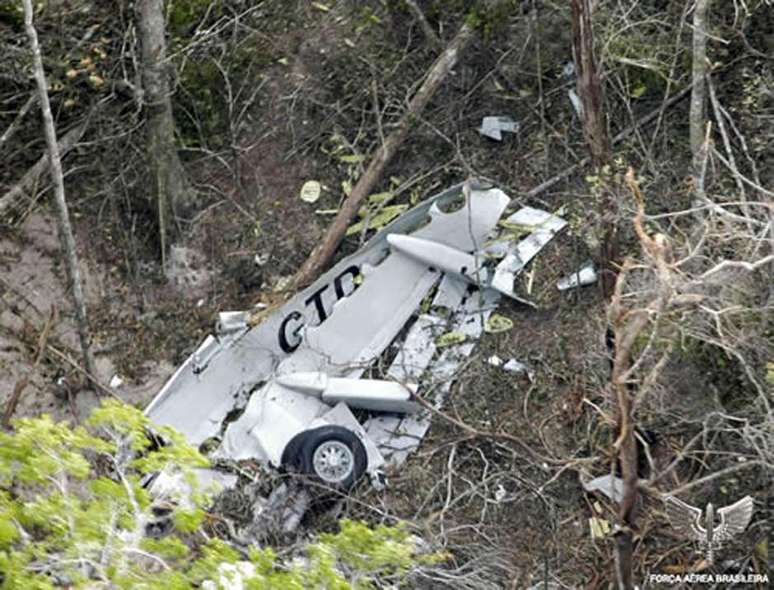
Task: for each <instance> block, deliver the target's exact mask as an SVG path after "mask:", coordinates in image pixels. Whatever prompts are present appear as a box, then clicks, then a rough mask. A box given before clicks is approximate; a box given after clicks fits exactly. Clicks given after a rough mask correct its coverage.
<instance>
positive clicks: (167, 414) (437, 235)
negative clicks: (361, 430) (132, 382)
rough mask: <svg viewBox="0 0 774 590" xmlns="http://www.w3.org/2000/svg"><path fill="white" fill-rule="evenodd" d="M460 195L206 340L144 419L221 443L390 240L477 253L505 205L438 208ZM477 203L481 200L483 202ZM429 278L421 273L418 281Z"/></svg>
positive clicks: (491, 194) (449, 193) (404, 221)
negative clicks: (230, 421) (229, 423)
mask: <svg viewBox="0 0 774 590" xmlns="http://www.w3.org/2000/svg"><path fill="white" fill-rule="evenodd" d="M461 190H462V185H461V184H460V185H456V186H454V187H451V188H450V189H448V190H446V191H444V192H442V193H440V194H438V195H436V196H434V197H432V198H430V199H428V200H427V201H425V202H423V203H421V204H419V205H417V206H416V207H414V208H413V209H411V210H410V211H408V212H406V213H405V214H403V215H401V216H400V217H399V218H398V219H396V220H395V221H393V222H392V223H390V224H389V225H387V226H386V227H385V228H384V229H383V230H381V231H380V232H378V233H377V234H376V235H375V236H374V237H373V238H372V239H371V240H369V241H368V242H367V243H366V245H365V246H363V248H361V249H360V250H359V251H358V252H356V253H355V254H353V255H352V256H349V257H347V258H345V259H343V260H342V261H340V262H339V263H338V264H336V265H335V266H334V267H333V268H332V269H331V270H329V271H328V272H326V273H325V274H324V275H322V276H321V277H320V279H318V280H317V281H315V282H314V283H313V284H312V285H311V286H309V287H308V288H306V289H304V290H303V291H301V292H300V293H298V294H297V295H296V296H294V297H293V298H292V299H291V300H290V301H289V302H288V303H286V304H285V305H283V306H282V307H281V308H280V309H278V310H277V311H276V312H275V313H273V314H271V315H269V316H268V317H267V318H266V319H265V320H264V321H263V322H262V323H260V324H259V325H257V326H255V327H254V328H250V329H247V330H245V331H243V332H236V333H230V334H227V335H220V336H218V338H214V337H212V336H210V337H208V338H207V339H206V340H205V342H204V343H203V344H202V346H200V348H199V350H197V352H196V353H195V354H194V355H191V357H189V358H188V359H186V361H185V362H184V363H183V365H182V366H181V367H180V368H179V369H178V370H177V371H176V372H175V374H174V375H173V376H172V377H171V378H170V379H169V381H167V383H166V384H165V385H164V387H163V388H162V389H161V391H160V392H159V393H158V395H157V396H156V397H155V398H154V400H153V401H152V402H151V404H150V405H149V406H148V408H147V409H146V411H145V413H146V415H148V417H149V418H151V420H153V421H154V422H155V423H157V424H159V425H169V426H174V427H175V428H177V429H178V430H180V431H181V432H182V433H183V434H184V435H185V436H186V438H187V439H188V440H189V442H191V444H193V445H199V444H201V443H202V442H203V441H205V440H207V439H208V438H210V437H213V436H215V435H217V434H218V433H219V432H220V429H221V424H222V422H223V420H224V419H225V417H226V415H227V414H228V413H229V412H231V411H232V410H233V409H234V407H235V406H244V404H245V401H246V399H247V398H248V397H249V396H250V393H251V391H252V390H253V389H254V388H256V387H257V386H258V385H260V384H261V383H262V382H265V381H267V380H268V379H269V378H270V377H271V375H272V374H274V372H275V371H276V369H277V367H278V365H279V363H280V362H281V361H282V360H283V359H285V358H288V357H289V356H290V355H291V354H292V353H293V352H295V351H296V350H297V349H299V348H300V347H301V344H302V341H303V331H304V329H308V328H311V327H314V326H319V325H321V324H323V325H324V324H325V323H327V321H326V320H330V319H331V314H332V311H333V308H334V305H335V304H336V303H337V302H339V301H345V300H346V299H347V298H348V296H349V295H351V294H352V293H353V292H354V291H355V290H356V289H357V291H360V290H361V288H363V287H365V286H366V283H367V282H368V281H365V280H364V281H363V285H361V287H360V288H358V286H357V284H356V283H355V277H357V276H359V275H360V273H361V269H363V268H364V267H366V266H369V265H370V266H372V267H374V268H376V269H378V268H379V263H380V262H383V261H384V260H385V257H386V256H387V255H388V253H389V246H388V244H387V242H386V236H387V235H389V234H392V233H407V232H415V233H414V235H420V236H422V237H427V238H431V239H437V240H438V241H440V242H442V243H446V242H447V241H449V240H450V239H451V242H453V244H454V245H455V246H457V247H459V248H462V249H473V247H472V246H471V244H474V243H475V239H476V238H475V236H481V235H485V234H486V233H487V231H489V229H490V228H491V227H492V225H493V224H494V223H495V222H496V220H497V218H498V217H499V215H500V214H501V213H502V208H504V206H505V204H507V202H508V197H507V196H506V195H505V194H504V193H502V192H501V191H497V190H492V191H473V193H474V196H476V198H475V199H473V201H474V205H473V207H472V208H471V207H464V208H463V209H462V210H461V211H457V212H455V213H452V214H445V213H443V212H441V211H440V209H439V207H438V205H439V204H443V203H449V202H451V201H453V200H455V199H457V198H458V196H459V194H460V192H461ZM479 195H482V196H483V198H482V199H479V198H478V196H479ZM479 203H480V205H479ZM468 211H470V212H471V213H472V215H470V216H469V215H468V213H467V212H468ZM468 221H469V223H468ZM426 222H427V223H426ZM425 223H426V225H423V224H425ZM478 239H480V238H478ZM382 266H383V265H382ZM429 272H430V271H427V269H424V271H423V272H422V273H420V274H423V275H429ZM433 280H434V279H433V278H432V277H430V276H426V277H425V278H423V284H426V285H428V288H429V286H430V285H431V284H432V282H433ZM368 290H369V291H372V290H373V288H371V287H369V289H368ZM418 295H419V294H417V296H418ZM372 304H373V302H372ZM406 307H409V306H406ZM336 315H339V314H338V313H337V314H336ZM403 315H406V313H405V312H404V314H403ZM334 317H335V316H334ZM342 321H343V318H342ZM350 325H352V324H350ZM393 325H394V324H393ZM339 328H341V324H339ZM386 336H387V334H385V337H383V338H382V340H384V339H386ZM376 348H378V347H376ZM363 352H365V350H363ZM352 361H354V359H347V362H352ZM315 364H319V363H315V362H312V363H307V364H306V366H303V367H299V368H298V369H296V370H315V369H316V367H315V366H314V365H315ZM323 364H325V363H323Z"/></svg>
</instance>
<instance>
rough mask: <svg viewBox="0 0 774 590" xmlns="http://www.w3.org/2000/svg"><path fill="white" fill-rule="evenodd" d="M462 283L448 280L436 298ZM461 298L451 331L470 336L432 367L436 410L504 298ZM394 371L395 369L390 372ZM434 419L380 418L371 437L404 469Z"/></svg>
mask: <svg viewBox="0 0 774 590" xmlns="http://www.w3.org/2000/svg"><path fill="white" fill-rule="evenodd" d="M459 283H460V281H459V280H458V279H455V278H452V277H445V278H444V281H442V283H441V286H440V287H439V292H438V294H437V295H436V300H437V299H447V297H449V294H450V293H460V291H459V289H458V284H459ZM463 297H464V296H463V295H461V296H460V300H459V301H458V303H457V305H456V306H455V307H460V306H461V309H459V310H458V311H457V313H455V314H454V316H453V317H452V319H451V322H450V325H449V326H447V329H450V330H455V331H460V332H461V333H463V334H465V335H466V336H468V338H466V340H465V341H464V342H462V343H461V344H458V345H455V346H451V347H449V348H446V349H444V350H443V351H442V352H440V353H439V355H438V358H437V359H436V360H435V361H434V362H433V363H432V370H431V371H430V375H429V378H428V379H427V381H426V382H425V383H424V384H423V389H424V391H425V392H426V393H425V395H428V394H429V395H430V397H429V401H431V402H432V403H433V405H434V406H435V407H440V406H441V404H442V403H443V400H444V399H445V397H446V395H447V394H448V392H449V390H450V389H451V386H452V384H453V382H454V378H455V377H456V375H457V373H458V371H459V368H460V365H461V364H462V362H463V361H464V360H465V359H466V358H467V357H468V356H469V355H470V353H471V352H473V349H474V348H475V346H476V344H477V340H478V339H479V338H480V337H481V334H483V332H484V325H485V323H486V320H487V318H488V317H489V315H490V314H491V313H492V311H493V310H494V309H495V307H496V306H497V304H498V302H499V299H500V295H499V293H497V292H495V291H490V290H487V291H480V292H474V293H470V294H469V296H468V297H467V298H466V299H465V300H464V301H463ZM422 335H423V337H424V338H426V339H427V338H428V336H432V338H431V339H429V340H426V343H427V346H428V347H431V348H432V349H433V350H434V347H435V344H434V340H435V336H434V335H431V334H428V333H427V332H424V333H423V334H422ZM390 370H392V368H391V369H390ZM431 417H432V415H431V414H430V413H428V412H419V413H417V414H414V415H408V416H377V417H374V418H371V419H370V420H369V421H368V422H367V423H366V430H367V431H368V435H369V436H370V437H371V438H372V439H373V440H374V441H375V442H376V443H377V444H378V445H379V449H380V450H381V452H382V454H383V455H384V456H385V458H386V460H387V463H388V464H389V465H391V466H398V465H401V464H402V463H403V462H404V461H405V460H406V458H407V457H408V455H409V454H410V453H411V452H412V451H414V450H415V449H416V448H417V447H418V446H419V444H420V443H421V442H422V438H423V437H424V436H425V434H426V433H427V431H428V429H429V428H430V419H431Z"/></svg>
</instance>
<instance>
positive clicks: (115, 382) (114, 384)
mask: <svg viewBox="0 0 774 590" xmlns="http://www.w3.org/2000/svg"><path fill="white" fill-rule="evenodd" d="M123 384H124V380H123V378H122V377H121V375H113V377H111V379H110V388H111V389H116V388H118V387H121V386H122V385H123Z"/></svg>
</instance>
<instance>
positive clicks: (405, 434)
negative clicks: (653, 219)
mask: <svg viewBox="0 0 774 590" xmlns="http://www.w3.org/2000/svg"><path fill="white" fill-rule="evenodd" d="M471 186H475V185H471V184H470V183H465V184H460V185H457V186H454V187H452V188H449V189H448V190H446V191H444V192H442V193H440V194H438V195H436V196H434V197H431V198H430V199H428V200H426V201H424V202H423V203H421V204H419V205H417V206H416V207H414V208H413V209H411V210H410V211H408V212H406V213H404V214H403V215H402V216H400V217H399V218H398V219H396V220H395V221H393V222H392V223H390V224H389V225H387V226H386V227H385V228H383V229H382V230H381V231H379V232H378V233H377V234H376V235H374V237H373V238H372V239H371V240H369V241H368V242H367V243H366V244H365V245H364V246H363V247H362V248H361V249H360V250H358V251H357V252H356V253H355V254H353V255H351V256H349V257H347V258H345V259H343V260H342V261H340V262H339V263H338V264H336V265H335V266H334V267H333V268H332V269H331V270H329V271H328V272H327V273H325V274H324V275H323V276H322V277H320V279H319V280H317V281H316V282H315V283H314V284H312V285H311V286H309V287H308V288H306V289H304V290H303V291H302V292H300V293H298V294H296V295H295V296H294V297H293V298H292V299H290V300H289V301H288V302H287V303H286V304H284V305H283V306H282V307H281V308H279V309H277V310H275V311H273V312H271V313H270V314H268V315H267V316H266V317H265V318H263V319H262V320H261V321H260V322H259V323H257V325H254V324H255V322H253V321H252V319H251V314H250V313H249V312H228V313H222V314H220V318H219V321H218V323H217V326H216V331H215V332H216V333H215V335H213V336H208V337H207V338H206V339H205V340H204V342H203V343H202V344H201V345H200V346H199V348H198V349H197V350H196V352H194V354H192V355H191V356H190V357H189V358H188V359H187V360H186V361H185V362H184V363H183V365H182V366H181V367H180V368H179V369H178V370H177V372H176V373H175V374H174V375H173V376H172V377H171V379H170V380H169V381H168V382H167V383H166V384H165V385H164V387H163V388H162V389H161V391H160V392H159V393H158V395H157V396H156V398H155V399H154V400H153V401H152V402H151V404H150V405H149V406H148V408H147V409H146V415H147V416H148V417H149V418H150V419H151V420H152V421H153V422H154V423H156V424H159V425H169V426H173V427H174V428H176V429H178V430H179V431H181V432H182V433H183V434H184V435H185V436H186V437H187V439H188V441H189V442H190V443H191V444H193V445H195V446H197V445H202V443H205V442H207V443H208V447H210V448H211V447H212V446H215V450H214V451H213V452H212V453H211V454H210V457H211V458H213V459H227V460H235V461H239V460H244V459H257V460H259V461H261V462H264V463H265V464H268V465H270V466H272V467H275V468H284V469H290V470H295V471H301V472H303V473H306V474H309V475H311V476H313V477H315V478H317V479H318V480H319V481H320V482H321V483H322V484H324V485H326V486H330V487H335V488H339V489H347V488H349V487H350V486H351V485H353V484H354V483H355V482H356V481H357V480H358V479H359V478H360V477H361V476H362V475H363V474H366V473H367V474H369V475H370V476H371V477H372V481H373V482H374V483H377V484H378V482H381V481H382V479H381V477H382V470H383V469H384V467H385V466H386V465H388V464H391V465H399V464H401V463H402V462H403V461H404V460H405V459H406V456H407V455H408V454H409V453H410V452H411V451H412V450H414V449H415V448H416V447H417V446H418V445H419V443H420V442H421V440H422V437H423V436H424V435H425V433H426V432H427V429H428V428H429V421H430V415H429V414H428V413H427V411H426V410H425V409H424V408H421V407H420V406H418V405H417V404H416V403H415V402H414V401H413V397H414V394H415V393H416V392H417V391H422V392H424V395H425V397H426V398H427V399H429V400H430V401H431V402H432V403H435V404H438V405H440V403H441V401H442V399H443V397H444V395H445V394H446V393H447V392H448V390H449V388H450V387H451V383H452V381H453V379H454V375H455V373H456V371H457V369H458V367H459V364H460V363H461V361H462V359H464V358H465V357H466V356H467V355H469V354H470V353H471V352H472V350H473V347H474V346H475V343H476V340H477V338H478V337H479V336H480V335H481V333H482V332H483V329H484V324H485V322H486V320H487V318H488V317H489V315H490V314H491V313H492V311H493V310H494V308H495V307H496V306H497V304H498V302H499V300H500V298H501V296H502V295H506V296H508V297H511V298H513V299H516V300H517V301H521V302H525V301H524V300H522V299H521V298H519V297H518V296H517V295H516V294H515V293H514V291H513V289H514V280H515V277H516V275H518V273H519V272H520V271H521V270H522V269H523V268H524V266H525V265H526V264H527V263H528V262H529V261H530V260H531V259H532V258H533V257H534V256H535V255H536V254H537V253H538V251H540V249H541V248H542V247H543V246H545V245H546V244H547V243H548V242H549V241H550V240H551V239H552V238H553V236H554V235H555V234H556V232H558V231H559V230H561V229H562V228H563V227H564V226H565V225H566V222H565V221H564V220H563V219H561V218H560V217H557V216H555V215H553V214H550V213H548V212H545V211H540V210H537V209H532V208H529V207H524V208H522V209H520V210H518V211H517V212H516V213H514V214H513V215H511V216H510V217H509V218H508V219H507V220H506V221H507V223H506V225H508V224H511V225H512V226H513V225H515V226H517V227H519V228H520V229H525V228H526V229H528V230H531V233H530V234H529V236H528V237H526V238H525V239H523V240H521V241H520V242H518V243H514V241H513V240H510V239H506V238H498V236H497V233H498V222H499V221H500V218H501V216H502V215H503V213H504V212H505V210H506V208H507V206H508V204H509V202H510V199H509V197H508V196H507V195H506V194H505V193H503V192H502V191H501V190H499V189H496V188H481V187H480V186H479V187H478V188H471ZM454 203H457V204H461V206H459V208H457V209H456V210H455V211H453V212H444V210H449V208H450V207H451V206H453V204H454ZM498 260H499V262H498ZM526 303H528V302H526ZM450 332H453V333H454V334H455V335H457V336H459V335H463V334H464V335H465V337H464V338H462V337H461V336H459V337H458V338H456V339H455V342H456V344H454V345H452V346H440V344H441V342H440V341H439V340H438V339H439V337H440V336H442V335H443V334H448V333H450ZM388 361H389V362H388ZM239 412H241V414H239ZM237 414H238V417H237V418H236V419H233V416H234V415H237ZM213 443H214V445H213ZM201 475H202V479H203V480H205V481H209V480H212V479H216V480H220V481H221V482H224V481H226V480H225V479H224V478H223V477H222V476H220V475H219V474H218V473H217V472H215V471H212V470H205V471H203V472H202V474H201ZM227 485H228V483H227Z"/></svg>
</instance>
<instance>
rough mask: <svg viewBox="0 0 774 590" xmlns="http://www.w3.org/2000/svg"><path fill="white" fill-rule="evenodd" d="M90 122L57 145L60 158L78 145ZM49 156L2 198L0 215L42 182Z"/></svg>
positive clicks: (41, 159)
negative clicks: (41, 178)
mask: <svg viewBox="0 0 774 590" xmlns="http://www.w3.org/2000/svg"><path fill="white" fill-rule="evenodd" d="M87 121H88V120H84V121H83V122H82V123H81V124H79V125H78V126H76V127H73V128H72V129H70V131H68V132H67V133H65V134H64V135H63V136H62V138H61V139H60V140H59V142H58V143H57V145H58V147H59V154H60V157H64V155H65V154H66V153H67V152H69V151H70V150H71V149H72V148H73V147H74V146H75V144H76V143H78V141H79V140H80V139H81V137H82V136H83V132H84V131H85V130H86V124H87ZM48 164H49V159H48V154H47V153H46V154H43V155H42V156H41V157H40V159H39V160H38V161H37V162H36V163H35V164H34V165H33V166H32V168H30V169H29V170H27V172H26V173H25V174H24V176H22V178H21V180H20V181H19V182H17V183H16V184H15V185H14V186H13V187H11V189H10V190H9V191H8V192H6V193H5V194H4V195H3V196H2V197H0V215H3V214H5V213H6V212H7V211H8V210H10V209H11V208H12V207H13V206H14V205H15V204H16V202H17V201H19V200H21V198H22V197H24V196H25V193H26V192H27V191H29V190H31V189H32V188H33V187H35V186H36V185H37V183H38V181H39V180H40V177H41V176H42V175H43V174H44V173H45V172H46V171H47V170H48V168H49V165H48Z"/></svg>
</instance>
